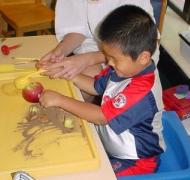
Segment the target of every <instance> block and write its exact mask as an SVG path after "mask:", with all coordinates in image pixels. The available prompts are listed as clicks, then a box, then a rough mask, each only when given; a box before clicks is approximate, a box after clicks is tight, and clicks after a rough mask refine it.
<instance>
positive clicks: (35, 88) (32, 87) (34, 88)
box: [22, 82, 44, 103]
mask: <svg viewBox="0 0 190 180" xmlns="http://www.w3.org/2000/svg"><path fill="white" fill-rule="evenodd" d="M43 90H44V88H43V86H42V84H41V83H39V82H31V83H30V84H28V85H27V86H26V87H25V88H24V89H23V90H22V96H23V98H24V99H25V100H26V101H28V102H31V103H37V102H39V96H40V94H41V93H42V91H43Z"/></svg>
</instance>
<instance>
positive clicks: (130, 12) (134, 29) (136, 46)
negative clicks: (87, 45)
mask: <svg viewBox="0 0 190 180" xmlns="http://www.w3.org/2000/svg"><path fill="white" fill-rule="evenodd" d="M98 37H99V39H100V40H101V41H102V42H105V43H109V44H113V45H116V46H119V48H121V51H122V52H123V54H128V55H130V56H131V57H132V59H134V60H135V59H137V57H138V55H139V54H140V53H141V52H143V51H149V52H150V53H151V55H152V54H153V53H154V51H155V49H156V42H157V26H156V24H155V23H154V21H153V20H152V18H151V17H150V15H149V14H148V13H146V12H145V11H144V10H143V9H141V8H139V7H137V6H133V5H125V6H121V7H119V8H117V9H115V10H114V11H112V12H111V13H110V14H109V15H108V16H107V17H106V18H105V19H104V21H103V22H102V24H100V27H99V32H98Z"/></svg>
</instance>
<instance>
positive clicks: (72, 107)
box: [40, 90, 106, 124]
mask: <svg viewBox="0 0 190 180" xmlns="http://www.w3.org/2000/svg"><path fill="white" fill-rule="evenodd" d="M40 103H41V105H42V106H44V107H50V106H58V107H60V108H62V109H64V110H65V111H68V112H70V113H72V114H74V115H76V116H79V117H80V118H82V119H85V120H87V121H88V122H91V123H94V124H106V119H105V117H104V115H103V112H102V110H101V107H100V106H97V105H94V104H90V103H86V102H82V101H78V100H76V99H73V98H71V97H67V96H64V95H62V94H60V93H57V92H55V91H51V90H45V91H44V92H43V93H42V94H41V96H40Z"/></svg>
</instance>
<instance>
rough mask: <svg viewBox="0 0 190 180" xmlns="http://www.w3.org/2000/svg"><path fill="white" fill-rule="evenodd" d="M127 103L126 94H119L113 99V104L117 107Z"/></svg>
mask: <svg viewBox="0 0 190 180" xmlns="http://www.w3.org/2000/svg"><path fill="white" fill-rule="evenodd" d="M126 103H127V99H126V96H125V95H124V94H118V95H117V96H116V97H115V98H114V100H113V106H114V107H115V108H122V107H123V106H124V105H125V104H126Z"/></svg>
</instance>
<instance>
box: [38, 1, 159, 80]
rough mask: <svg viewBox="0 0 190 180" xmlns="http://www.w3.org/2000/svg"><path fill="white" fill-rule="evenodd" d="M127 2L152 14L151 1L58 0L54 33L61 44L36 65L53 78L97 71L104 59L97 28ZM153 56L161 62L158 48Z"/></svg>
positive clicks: (71, 76)
mask: <svg viewBox="0 0 190 180" xmlns="http://www.w3.org/2000/svg"><path fill="white" fill-rule="evenodd" d="M124 4H132V5H136V6H139V7H141V8H143V9H144V10H145V11H147V12H148V13H149V14H150V15H151V16H152V17H153V8H152V5H151V3H150V0H146V1H142V0H57V3H56V9H55V32H56V37H57V40H58V42H59V44H58V45H57V47H55V49H53V50H52V51H51V52H49V53H47V54H46V55H45V56H43V57H42V58H41V60H40V61H39V63H38V64H37V66H38V67H41V68H46V69H48V71H47V72H46V73H45V75H48V76H50V77H52V78H66V79H72V78H73V77H74V76H75V75H77V74H79V73H81V72H82V73H84V74H86V75H90V76H94V75H96V74H98V73H99V72H100V71H101V70H102V66H101V63H104V62H105V58H104V55H103V54H102V53H101V52H100V51H99V49H98V45H97V42H96V40H95V29H96V27H97V25H98V23H100V22H101V20H102V19H103V18H104V17H105V16H106V15H107V14H108V13H109V12H111V11H112V10H114V9H115V8H117V7H119V6H122V5H124ZM71 54H72V55H71ZM69 55H70V56H69ZM153 59H154V61H155V62H156V63H157V62H158V59H159V49H158V48H157V51H156V52H155V54H154V56H153Z"/></svg>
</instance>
